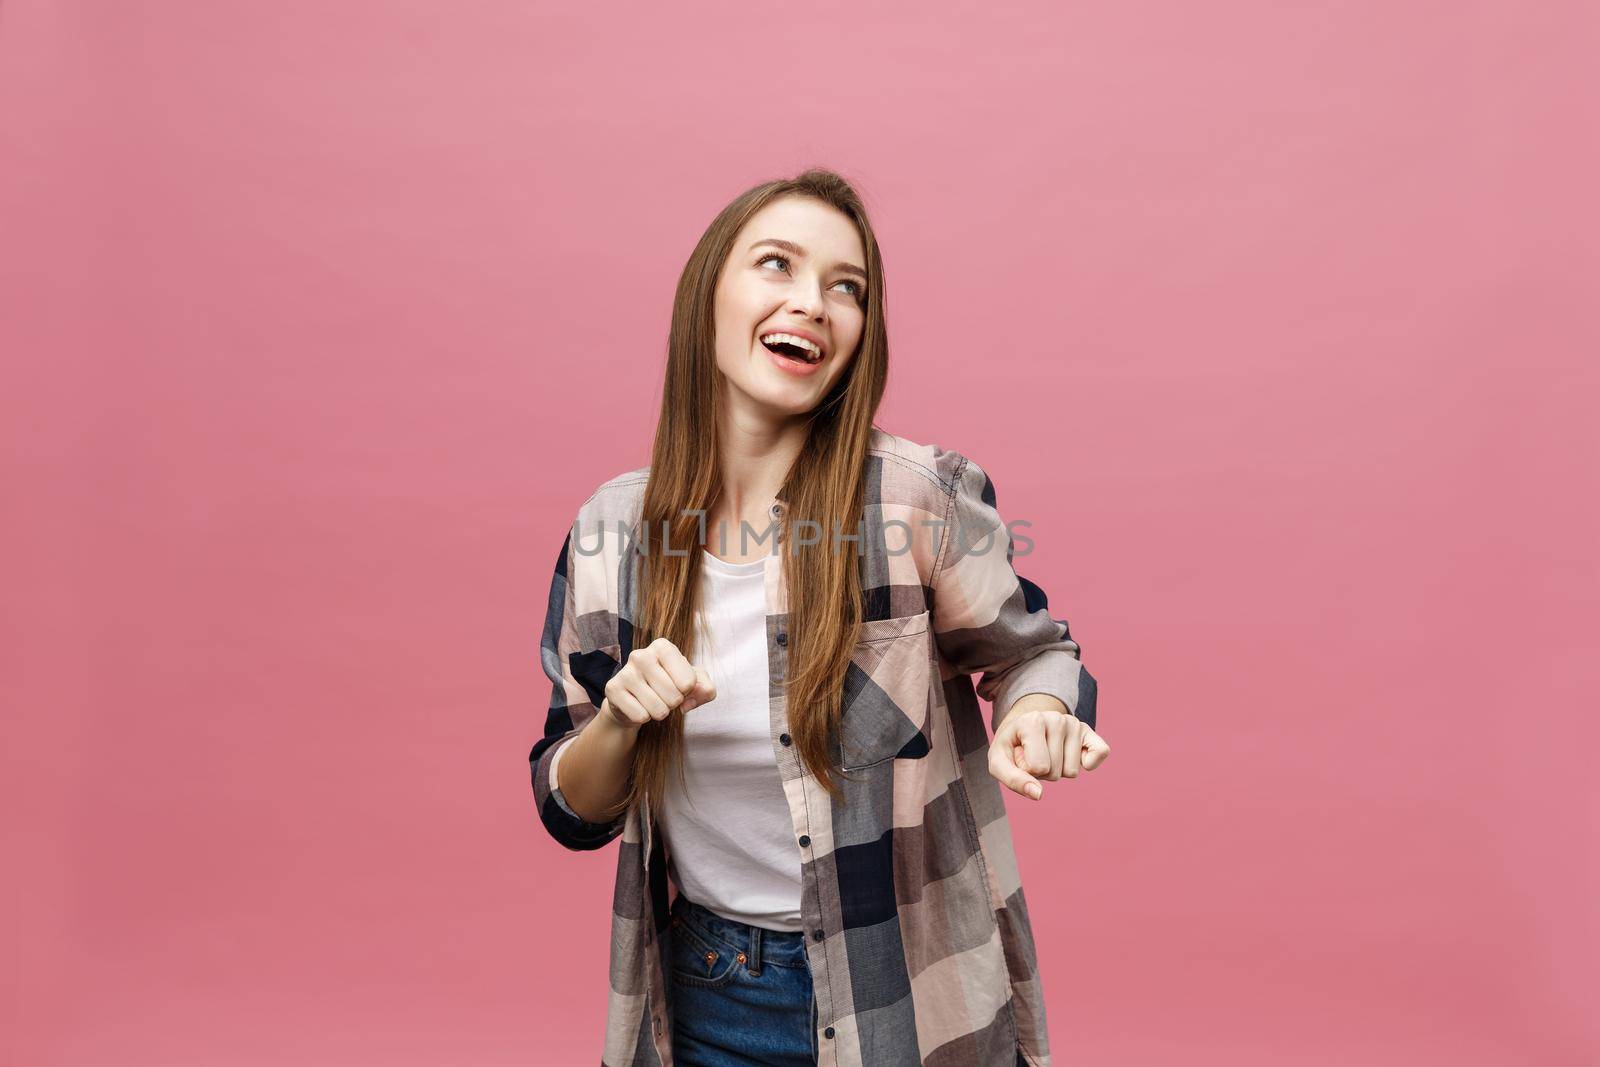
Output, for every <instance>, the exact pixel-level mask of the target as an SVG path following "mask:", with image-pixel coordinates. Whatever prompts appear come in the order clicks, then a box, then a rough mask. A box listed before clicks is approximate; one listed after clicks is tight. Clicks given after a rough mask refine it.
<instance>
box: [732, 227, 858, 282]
mask: <svg viewBox="0 0 1600 1067" xmlns="http://www.w3.org/2000/svg"><path fill="white" fill-rule="evenodd" d="M762 245H775V246H777V247H778V248H781V249H783V250H784V251H785V252H793V253H794V254H795V255H797V256H802V257H803V256H805V255H806V254H807V253H806V250H805V249H804V248H801V247H800V246H799V245H797V244H795V243H794V242H793V241H785V240H783V239H782V238H781V237H763V238H762V239H761V240H759V241H756V242H755V243H754V244H752V245H751V246H750V247H749V249H747V251H755V250H756V249H757V248H760V247H761V246H762ZM835 269H836V270H842V271H844V272H845V273H846V274H854V275H856V276H858V277H859V278H860V279H861V280H862V281H866V280H867V272H866V271H864V270H862V269H861V268H860V267H858V266H856V265H855V264H854V263H840V264H839V265H838V266H837V267H836V268H835Z"/></svg>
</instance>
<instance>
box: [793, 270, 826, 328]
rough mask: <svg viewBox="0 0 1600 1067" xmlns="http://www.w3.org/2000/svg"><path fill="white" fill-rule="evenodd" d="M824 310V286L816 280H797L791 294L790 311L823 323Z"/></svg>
mask: <svg viewBox="0 0 1600 1067" xmlns="http://www.w3.org/2000/svg"><path fill="white" fill-rule="evenodd" d="M822 309H823V302H822V286H821V285H820V284H819V283H818V282H817V281H815V280H802V279H796V280H795V284H794V286H793V287H792V288H791V290H790V293H789V310H790V311H798V312H799V313H800V314H802V315H804V316H805V317H806V318H808V319H811V320H812V321H814V322H821V321H822Z"/></svg>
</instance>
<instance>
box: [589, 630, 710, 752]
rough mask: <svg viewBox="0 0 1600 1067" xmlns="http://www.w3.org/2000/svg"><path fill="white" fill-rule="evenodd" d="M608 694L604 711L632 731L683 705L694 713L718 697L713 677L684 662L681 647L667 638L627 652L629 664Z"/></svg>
mask: <svg viewBox="0 0 1600 1067" xmlns="http://www.w3.org/2000/svg"><path fill="white" fill-rule="evenodd" d="M605 692H606V696H605V700H604V701H603V702H602V703H603V704H604V708H603V709H602V710H608V711H609V714H610V715H611V718H612V721H614V722H615V723H616V724H617V725H619V726H624V727H626V728H628V729H630V730H637V729H638V728H639V727H641V726H643V725H644V724H645V723H647V722H650V721H652V720H655V719H665V718H666V717H667V716H668V715H669V714H670V713H671V712H672V709H673V708H675V707H677V706H678V705H680V704H681V705H683V710H684V711H692V710H694V709H695V708H697V707H699V706H700V705H701V704H705V703H708V702H710V701H712V700H714V699H716V695H717V689H716V686H714V685H712V684H711V675H709V674H707V673H706V672H705V669H704V668H701V667H696V666H694V665H693V664H691V663H690V662H689V661H688V660H687V659H684V657H683V653H682V652H679V651H678V646H676V645H674V644H673V643H672V642H671V641H668V640H667V639H666V638H665V637H658V638H656V639H655V640H654V641H652V642H650V644H648V645H646V646H645V647H644V648H636V649H634V650H633V651H632V652H630V653H628V662H627V663H624V664H623V665H622V668H621V669H620V670H619V671H617V673H616V674H613V675H612V676H611V681H609V682H607V683H606V690H605Z"/></svg>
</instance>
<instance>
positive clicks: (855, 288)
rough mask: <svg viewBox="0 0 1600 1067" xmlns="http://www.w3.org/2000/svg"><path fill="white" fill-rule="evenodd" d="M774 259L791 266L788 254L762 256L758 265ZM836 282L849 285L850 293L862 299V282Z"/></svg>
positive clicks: (785, 265) (760, 265)
mask: <svg viewBox="0 0 1600 1067" xmlns="http://www.w3.org/2000/svg"><path fill="white" fill-rule="evenodd" d="M773 260H777V261H778V262H779V263H782V264H783V265H784V269H788V266H789V259H788V257H787V256H779V255H771V256H762V257H761V258H760V259H758V260H756V266H758V267H763V266H766V265H767V264H768V263H771V262H772V261H773ZM836 284H839V285H848V286H849V287H850V295H851V296H853V297H855V298H856V299H857V300H859V299H861V283H860V282H855V281H850V280H849V279H846V280H844V281H842V282H838V283H836Z"/></svg>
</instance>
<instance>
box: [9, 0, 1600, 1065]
mask: <svg viewBox="0 0 1600 1067" xmlns="http://www.w3.org/2000/svg"><path fill="white" fill-rule="evenodd" d="M928 10H929V9H928V7H927V5H925V4H898V5H892V6H885V5H874V4H861V3H856V4H844V5H834V4H826V3H825V4H814V5H809V6H799V7H796V6H792V5H791V6H789V7H783V8H752V7H750V6H748V5H743V6H740V5H707V4H689V5H685V4H672V5H665V6H663V5H630V6H629V8H628V9H627V10H626V12H625V13H624V12H621V11H618V10H615V9H613V10H605V9H602V8H601V7H599V6H585V5H581V4H578V5H574V4H540V5H530V4H526V3H506V2H499V3H488V2H485V3H474V4H467V5H458V6H455V7H449V6H447V5H441V4H396V3H377V2H355V0H339V2H327V0H319V2H315V3H311V2H292V3H265V2H261V3H253V4H246V3H238V2H226V3H219V2H217V0H207V2H168V3H163V4H154V3H149V4H142V5H138V4H119V3H103V4H87V3H70V2H58V3H44V2H41V0H7V2H6V3H5V5H4V8H3V12H0V348H3V351H4V355H5V388H4V401H3V403H4V409H3V411H0V414H3V419H0V433H3V434H4V447H3V449H0V462H3V463H4V465H5V468H4V474H5V480H4V484H5V487H6V498H7V499H6V506H5V510H6V521H5V523H4V529H3V537H4V543H3V545H0V548H3V564H0V566H3V568H4V572H3V578H4V582H5V586H4V588H5V594H4V595H5V602H6V605H5V606H6V610H5V612H4V620H5V621H4V626H5V642H4V648H5V652H4V655H5V659H4V664H3V666H4V674H5V682H6V697H7V708H6V713H5V724H6V739H5V745H4V751H3V760H4V763H3V765H0V780H3V781H4V787H5V796H4V812H5V815H4V826H5V837H4V846H5V856H6V860H7V866H8V868H9V871H8V873H7V874H6V876H5V877H4V879H3V881H4V884H5V886H6V910H7V913H8V915H9V916H10V922H8V923H7V924H6V927H7V929H6V934H5V938H6V941H7V942H8V943H7V944H6V945H5V946H4V948H5V951H6V956H7V958H8V959H9V960H12V961H14V962H13V964H12V965H11V966H9V967H7V968H5V971H4V976H3V979H0V980H3V982H4V993H3V1012H4V1014H3V1017H0V1033H3V1034H4V1035H5V1037H4V1041H5V1043H6V1044H5V1046H4V1047H3V1048H0V1052H3V1053H4V1054H6V1055H7V1056H8V1057H9V1059H8V1061H7V1062H15V1063H18V1064H23V1063H26V1064H31V1065H32V1064H38V1065H54V1064H111V1063H118V1064H121V1063H130V1064H133V1063H138V1064H156V1063H159V1064H164V1065H186V1064H217V1063H227V1064H268V1063H272V1064H283V1063H297V1064H299V1063H306V1064H350V1063H358V1062H362V1063H384V1064H419V1065H421V1064H428V1065H435V1064H446V1063H448V1064H573V1063H593V1062H595V1061H597V1060H598V1058H599V1050H600V1035H601V1023H602V1014H603V1011H604V1005H605V987H606V967H607V962H606V933H607V914H608V909H609V906H610V893H611V884H612V876H613V871H614V866H615V847H614V846H613V847H611V848H608V849H607V850H606V851H605V852H603V853H600V854H575V853H568V852H565V851H564V850H562V849H561V848H560V847H559V846H557V845H556V844H554V842H553V841H551V840H550V839H549V838H548V837H547V836H546V835H545V833H544V831H543V830H542V829H541V828H540V826H539V824H538V822H537V819H536V817H535V813H534V809H533V804H532V793H531V790H530V788H529V783H528V768H527V763H526V760H527V753H528V749H529V748H530V747H531V745H532V743H533V741H534V740H535V739H536V738H537V737H538V736H539V734H540V732H541V731H542V728H543V718H544V708H545V701H546V700H547V698H548V695H549V689H548V683H547V681H546V680H545V678H544V676H543V674H542V673H541V671H540V669H539V665H538V654H537V650H538V638H539V630H540V627H541V625H542V622H543V617H544V597H545V592H546V589H547V587H548V582H549V577H550V570H551V567H552V564H553V563H554V559H555V555H556V552H557V549H558V548H559V546H560V539H561V535H562V534H563V532H564V529H565V525H566V523H568V522H569V521H570V519H571V516H572V515H573V513H574V512H575V511H576V508H577V506H578V505H579V504H580V503H581V502H582V500H583V498H584V497H585V496H586V495H587V494H588V493H589V491H590V490H592V488H593V487H594V486H595V485H596V484H597V483H598V482H599V481H601V480H603V479H604V478H607V477H609V476H611V475H612V474H615V473H618V472H620V471H623V470H627V469H630V468H632V467H636V466H640V465H643V464H644V463H646V462H648V460H649V453H648V443H649V440H650V435H651V432H652V427H653V420H654V418H655V414H656V403H657V395H658V389H659V384H660V377H661V372H662V353H663V345H664V338H665V331H666V325H667V316H668V312H669V309H670V302H671V296H672V289H673V285H674V283H675V281H676V278H677V272H678V270H679V269H680V267H681V265H682V263H683V260H684V258H685V257H686V256H687V255H688V253H689V250H690V248H691V246H692V244H693V242H694V240H695V238H696V236H697V235H698V234H699V232H700V231H701V229H702V228H703V227H704V226H705V225H706V223H707V222H708V221H709V220H710V219H711V217H712V215H713V214H714V213H715V212H716V210H717V209H718V208H719V207H720V206H721V205H722V204H723V203H725V202H726V201H727V200H728V199H730V198H732V197H733V196H734V195H735V194H737V193H738V192H739V191H740V190H742V189H743V188H745V187H746V186H747V185H749V184H752V183H754V182H756V181H759V180H762V179H765V178H768V177H773V176H780V175H784V174H789V173H793V172H795V171H797V170H799V169H801V168H802V167H803V166H805V165H807V164H811V163H819V164H824V165H830V166H834V167H837V168H839V169H841V170H842V171H843V172H845V173H846V174H847V175H848V176H850V177H852V178H854V179H856V180H857V181H859V182H860V184H861V187H862V189H863V191H864V192H865V194H866V197H867V199H868V201H869V205H870V207H871V208H872V210H873V211H874V213H875V221H876V224H877V226H878V229H879V233H880V236H881V240H882V242H883V247H884V252H885V257H886V261H887V270H888V276H889V278H890V283H891V292H892V295H891V298H890V308H891V323H892V326H893V335H892V336H893V360H894V373H893V378H892V383H891V386H890V395H889V400H888V403H887V405H886V408H885V410H884V412H883V420H882V421H883V422H884V423H885V424H886V425H887V426H888V427H889V428H890V429H892V430H894V431H895V432H897V433H901V434H904V435H905V436H908V437H911V438H913V439H915V440H921V441H934V442H938V443H940V444H943V445H945V446H946V447H952V448H958V449H960V450H962V451H965V452H967V453H968V454H970V455H972V456H974V457H975V458H978V459H979V460H980V462H982V463H983V464H984V465H985V466H986V467H987V468H988V469H989V470H990V471H991V472H992V473H993V474H994V476H995V481H996V485H997V487H998V490H999V501H1000V505H1001V510H1002V512H1003V514H1004V515H1005V516H1006V517H1008V518H1025V519H1027V520H1029V521H1031V522H1032V523H1033V524H1034V525H1033V527H1032V529H1030V530H1029V531H1028V533H1029V535H1030V536H1031V537H1033V538H1034V540H1035V542H1036V543H1037V550H1036V551H1035V552H1034V554H1033V555H1032V556H1031V557H1026V558H1024V559H1021V560H1019V569H1021V570H1022V572H1023V573H1024V574H1026V575H1027V576H1028V577H1030V578H1031V579H1033V580H1034V581H1036V582H1038V583H1039V584H1040V585H1041V586H1043V587H1044V588H1045V589H1046V590H1047V591H1048V592H1049V593H1050V596H1051V605H1052V608H1054V609H1059V611H1058V613H1059V614H1065V616H1066V617H1067V618H1068V619H1069V620H1070V621H1071V623H1072V626H1073V632H1074V636H1075V637H1078V638H1079V639H1080V640H1081V642H1082V643H1083V648H1084V657H1085V662H1086V663H1088V664H1090V665H1092V668H1093V670H1094V672H1095V674H1096V676H1097V677H1098V678H1099V679H1100V682H1101V686H1102V692H1101V698H1102V703H1101V715H1102V719H1101V725H1102V727H1103V732H1104V735H1105V736H1106V738H1107V739H1108V740H1110V742H1111V743H1112V747H1113V750H1114V751H1113V754H1112V758H1111V759H1110V761H1109V762H1108V763H1107V764H1106V765H1105V766H1104V767H1103V768H1101V769H1100V770H1098V771H1096V772H1094V773H1093V774H1091V775H1090V776H1089V777H1087V778H1084V779H1080V780H1078V781H1076V782H1061V783H1056V784H1053V785H1049V786H1047V789H1046V794H1045V798H1044V801H1043V802H1041V803H1039V804H1037V805H1035V804H1032V803H1030V802H1029V801H1026V800H1024V799H1022V798H1020V797H1013V798H1012V800H1011V810H1012V813H1013V816H1014V827H1015V832H1016V835H1017V838H1018V850H1019V854H1020V857H1021V863H1022V871H1023V877H1024V880H1025V885H1026V887H1027V891H1028V894H1029V902H1030V906H1031V909H1032V914H1033V919H1034V922H1035V925H1036V929H1037V933H1038V937H1039V949H1040V953H1041V957H1042V967H1043V974H1044V981H1045V984H1046V990H1047V994H1048V997H1049V1005H1050V1021H1051V1024H1052V1025H1051V1028H1052V1038H1053V1042H1054V1047H1055V1050H1056V1052H1057V1054H1058V1060H1059V1061H1060V1062H1062V1063H1085V1064H1090V1063H1092V1064H1128V1065H1147V1064H1167V1063H1180V1062H1182V1063H1186V1064H1194V1065H1202V1064H1231V1065H1249V1064H1282V1063H1295V1064H1341V1065H1343V1064H1349V1063H1368V1064H1434V1063H1439V1064H1510V1063H1517V1064H1524V1063H1526V1064H1589V1063H1594V1062H1596V1061H1597V1059H1600V1033H1597V1026H1596V1022H1595V1016H1594V1013H1593V1011H1592V1008H1593V1003H1594V999H1595V995H1596V993H1597V991H1600V981H1597V977H1600V975H1597V964H1596V960H1597V958H1600V952H1597V950H1600V944H1597V937H1596V933H1597V929H1596V927H1597V916H1596V909H1595V904H1594V902H1595V900H1596V899H1597V898H1600V884H1597V883H1600V877H1597V864H1596V847H1595V842H1596V816H1597V815H1600V805H1597V797H1596V793H1595V790H1594V787H1593V784H1592V780H1591V784H1590V785H1587V786H1585V785H1583V784H1582V782H1583V780H1584V777H1585V775H1586V774H1591V773H1592V768H1591V764H1592V763H1593V762H1594V752H1595V744H1596V741H1597V740H1600V738H1597V736H1596V734H1597V731H1596V728H1595V725H1594V717H1593V708H1594V704H1595V700H1594V696H1593V693H1594V691H1595V687H1596V684H1597V683H1600V669H1597V656H1596V653H1595V643H1596V636H1597V635H1596V626H1595V623H1594V620H1595V615H1596V609H1597V607H1600V603H1597V602H1600V595H1597V589H1600V582H1597V573H1596V571H1597V566H1596V562H1595V548H1596V545H1597V543H1600V521H1597V513H1596V506H1595V499H1596V491H1597V489H1600V485H1597V481H1600V479H1597V477H1596V475H1597V469H1600V464H1597V459H1600V437H1597V434H1596V432H1595V429H1594V427H1593V420H1594V415H1595V411H1596V409H1597V407H1600V373H1597V369H1596V365H1595V353H1596V352H1597V351H1600V330H1597V327H1596V319H1595V300H1596V295H1597V294H1596V284H1595V279H1596V269H1597V266H1600V263H1597V255H1596V252H1597V244H1600V242H1597V240H1596V228H1595V225H1594V223H1595V212H1594V199H1593V197H1594V191H1595V190H1596V188H1600V164H1597V152H1596V129H1597V125H1596V120H1597V112H1596V108H1595V103H1596V92H1595V86H1596V82H1595V79H1594V77H1593V74H1592V68H1590V69H1589V70H1587V71H1586V70H1585V64H1586V63H1589V62H1592V60H1593V57H1594V55H1595V54H1596V52H1597V49H1600V18H1597V15H1596V9H1595V8H1594V6H1593V5H1588V4H1580V3H1545V4H1519V3H1515V2H1512V0H1498V2H1479V3H1472V2H1451V3H1445V2H1436V3H1422V2H1409V3H1399V4H1397V3H1380V2H1377V0H1372V2H1365V3H1361V2H1356V3H1339V4H1317V5H1296V4H1283V3H1277V2H1265V0H1262V2H1256V3H1245V2H1231V0H1230V2H1223V3H1215V4H1191V3H1178V2H1175V0H1174V2H1166V3H1151V2H1138V0H1134V2H1119V3H1077V4H1071V5H1065V6H1062V5H1055V4H1046V3H1036V4H1032V5H1029V6H1028V7H1026V8H1020V7H1018V8H1010V9H1004V10H996V11H994V12H991V13H989V14H987V15H982V16H980V15H978V14H975V13H973V12H974V11H975V10H976V9H970V6H969V5H960V6H959V8H958V6H957V5H947V6H946V7H945V9H944V14H943V17H942V18H931V19H930V18H928V17H927V12H928ZM575 439H576V440H578V441H581V442H582V445H581V446H579V445H575V444H574V441H575ZM1585 709H1587V710H1585Z"/></svg>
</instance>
